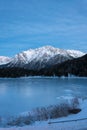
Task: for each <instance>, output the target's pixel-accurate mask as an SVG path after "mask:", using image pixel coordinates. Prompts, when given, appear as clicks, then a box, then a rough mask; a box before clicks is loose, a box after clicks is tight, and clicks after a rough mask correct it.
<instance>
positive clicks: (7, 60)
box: [0, 56, 10, 65]
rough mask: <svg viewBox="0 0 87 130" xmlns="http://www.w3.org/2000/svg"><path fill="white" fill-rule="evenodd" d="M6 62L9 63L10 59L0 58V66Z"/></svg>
mask: <svg viewBox="0 0 87 130" xmlns="http://www.w3.org/2000/svg"><path fill="white" fill-rule="evenodd" d="M8 62H10V58H9V57H5V56H0V65H2V64H7V63H8Z"/></svg>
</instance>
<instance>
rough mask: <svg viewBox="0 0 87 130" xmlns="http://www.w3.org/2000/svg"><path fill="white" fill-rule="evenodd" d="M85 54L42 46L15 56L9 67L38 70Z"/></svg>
mask: <svg viewBox="0 0 87 130" xmlns="http://www.w3.org/2000/svg"><path fill="white" fill-rule="evenodd" d="M84 54H85V53H83V52H80V51H74V50H63V49H59V48H54V47H52V46H44V47H41V48H37V49H30V50H27V51H23V52H22V53H19V54H17V55H15V57H13V58H12V60H11V62H10V63H9V64H8V66H9V67H24V68H29V69H40V68H44V67H46V66H47V65H53V64H57V63H62V62H64V61H66V60H68V59H73V58H77V57H81V56H83V55H84Z"/></svg>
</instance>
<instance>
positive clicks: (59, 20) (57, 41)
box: [0, 0, 87, 56]
mask: <svg viewBox="0 0 87 130" xmlns="http://www.w3.org/2000/svg"><path fill="white" fill-rule="evenodd" d="M45 45H52V46H54V47H58V48H64V49H76V50H81V51H84V52H87V0H0V55H5V56H14V55H15V54H16V53H19V52H20V51H23V50H28V49H29V48H37V47H41V46H45Z"/></svg>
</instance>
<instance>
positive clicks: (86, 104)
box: [0, 100, 87, 130]
mask: <svg viewBox="0 0 87 130" xmlns="http://www.w3.org/2000/svg"><path fill="white" fill-rule="evenodd" d="M80 108H81V109H82V111H81V112H79V113H78V114H72V115H68V116H66V117H60V118H57V119H48V120H47V121H36V122H35V123H34V124H31V125H25V126H23V127H20V126H13V127H10V128H6V127H5V128H0V130H67V129H70V130H83V128H84V130H86V129H87V119H85V118H87V100H83V101H81V105H80ZM78 119H79V120H78ZM81 119H84V120H81ZM72 120H73V121H72ZM74 120H75V121H74ZM76 120H77V121H76ZM64 121H70V122H64ZM49 122H50V123H49ZM57 122H59V123H57Z"/></svg>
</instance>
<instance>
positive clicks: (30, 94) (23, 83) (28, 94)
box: [0, 77, 87, 116]
mask: <svg viewBox="0 0 87 130" xmlns="http://www.w3.org/2000/svg"><path fill="white" fill-rule="evenodd" d="M72 95H76V96H79V97H83V98H86V97H87V78H35V77H31V78H15V79H0V116H12V115H17V114H20V113H22V112H26V111H29V110H31V109H32V108H36V107H39V106H48V105H51V104H56V103H57V102H58V97H60V96H72Z"/></svg>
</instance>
